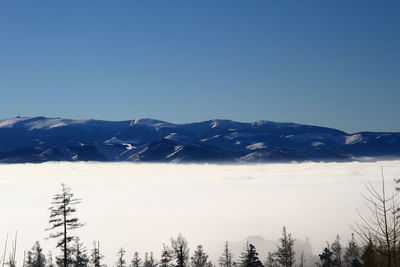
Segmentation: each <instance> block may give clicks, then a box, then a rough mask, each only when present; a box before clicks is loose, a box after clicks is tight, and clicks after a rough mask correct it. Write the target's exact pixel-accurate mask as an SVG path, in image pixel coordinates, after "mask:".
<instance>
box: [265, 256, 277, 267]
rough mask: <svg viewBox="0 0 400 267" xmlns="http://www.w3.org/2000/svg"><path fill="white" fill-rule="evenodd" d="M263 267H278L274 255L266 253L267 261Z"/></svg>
mask: <svg viewBox="0 0 400 267" xmlns="http://www.w3.org/2000/svg"><path fill="white" fill-rule="evenodd" d="M265 267H279V263H278V259H277V258H276V253H271V252H268V256H267V261H266V262H265Z"/></svg>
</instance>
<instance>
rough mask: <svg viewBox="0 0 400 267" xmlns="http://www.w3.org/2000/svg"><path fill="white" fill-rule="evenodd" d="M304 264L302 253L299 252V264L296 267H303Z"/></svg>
mask: <svg viewBox="0 0 400 267" xmlns="http://www.w3.org/2000/svg"><path fill="white" fill-rule="evenodd" d="M305 263H306V260H305V259H304V251H302V252H301V255H300V262H299V266H298V267H304V266H305Z"/></svg>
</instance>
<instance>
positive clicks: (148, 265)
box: [143, 252, 158, 267]
mask: <svg viewBox="0 0 400 267" xmlns="http://www.w3.org/2000/svg"><path fill="white" fill-rule="evenodd" d="M157 265H158V263H157V261H156V259H155V258H154V255H153V252H150V256H149V253H147V252H146V253H145V255H144V262H143V267H157Z"/></svg>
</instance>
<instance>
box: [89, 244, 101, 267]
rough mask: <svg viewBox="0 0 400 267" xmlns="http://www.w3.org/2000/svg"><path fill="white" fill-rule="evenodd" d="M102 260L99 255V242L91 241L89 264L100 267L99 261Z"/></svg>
mask: <svg viewBox="0 0 400 267" xmlns="http://www.w3.org/2000/svg"><path fill="white" fill-rule="evenodd" d="M103 258H104V256H103V255H102V254H100V242H96V241H93V248H92V250H91V254H90V263H91V264H92V265H93V267H101V266H102V264H101V260H102V259H103Z"/></svg>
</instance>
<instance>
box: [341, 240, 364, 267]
mask: <svg viewBox="0 0 400 267" xmlns="http://www.w3.org/2000/svg"><path fill="white" fill-rule="evenodd" d="M359 259H360V248H359V246H358V244H357V241H356V239H355V238H354V234H351V239H350V241H349V244H348V246H347V248H346V251H345V252H344V257H343V261H344V265H345V266H346V267H353V266H354V265H357V263H359V262H360V260H359Z"/></svg>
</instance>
